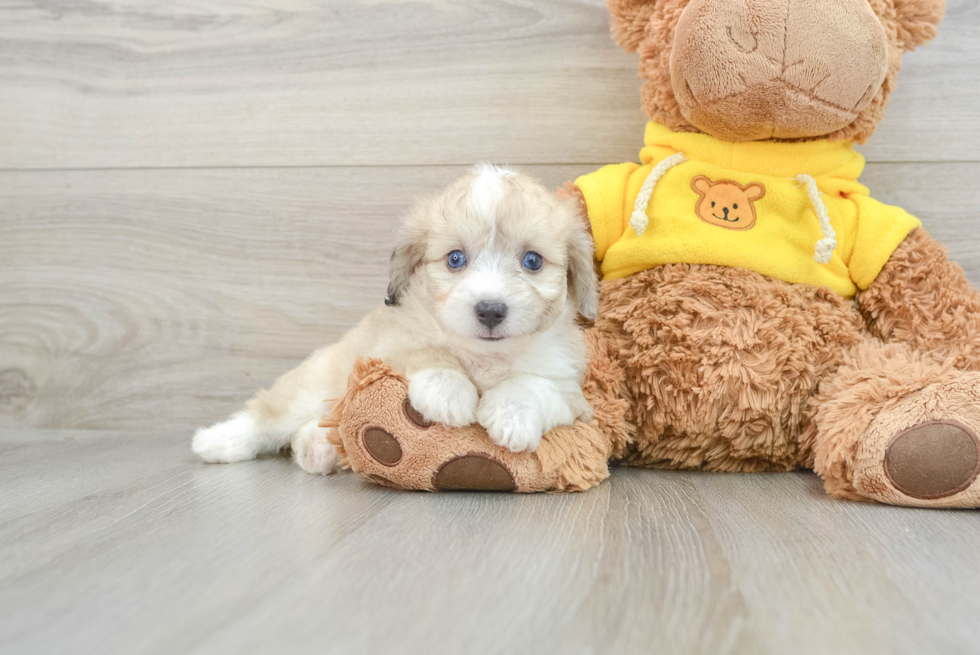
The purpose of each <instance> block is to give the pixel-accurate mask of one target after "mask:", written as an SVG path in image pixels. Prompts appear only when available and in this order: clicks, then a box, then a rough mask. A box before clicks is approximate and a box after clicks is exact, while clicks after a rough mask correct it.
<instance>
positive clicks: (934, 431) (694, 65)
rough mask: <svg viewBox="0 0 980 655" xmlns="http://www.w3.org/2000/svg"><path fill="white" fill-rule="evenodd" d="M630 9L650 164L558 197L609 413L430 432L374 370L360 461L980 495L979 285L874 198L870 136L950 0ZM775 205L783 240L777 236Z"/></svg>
mask: <svg viewBox="0 0 980 655" xmlns="http://www.w3.org/2000/svg"><path fill="white" fill-rule="evenodd" d="M608 7H609V11H610V14H611V16H612V28H613V33H614V35H615V36H616V38H617V40H618V41H619V43H620V45H622V46H623V47H624V48H625V49H627V50H629V51H633V50H635V51H637V52H638V53H639V57H640V71H641V76H642V77H643V78H644V80H645V82H644V87H643V105H644V109H645V110H646V111H647V113H648V114H649V115H650V117H651V119H652V120H653V122H654V124H652V125H651V126H650V127H649V128H648V133H647V147H646V148H644V150H643V152H642V153H641V157H640V158H641V162H642V163H639V164H636V163H630V164H618V165H614V166H610V167H606V168H603V169H602V170H601V171H599V172H597V173H593V174H591V175H587V176H584V177H582V178H580V179H579V180H578V183H577V184H576V185H571V184H566V185H565V187H563V189H562V190H561V192H560V193H561V195H562V196H564V197H566V198H572V199H574V200H575V201H576V202H578V204H579V207H580V209H581V211H582V213H583V220H587V221H589V222H590V226H591V230H592V233H593V236H594V240H595V243H596V250H597V255H598V259H597V266H599V265H600V262H601V267H602V268H601V270H602V273H603V274H604V277H605V279H604V280H603V282H602V285H601V297H600V308H599V314H598V318H597V319H596V320H595V321H594V323H593V324H590V325H585V324H584V323H583V325H584V326H585V329H586V332H585V338H586V340H587V342H588V346H589V353H590V358H591V359H590V366H589V370H588V373H587V377H586V380H585V384H584V390H585V394H586V397H587V398H588V399H589V401H590V402H591V403H592V405H593V407H594V409H595V418H594V419H593V420H592V421H591V422H590V423H588V424H584V423H577V424H576V425H574V426H571V427H567V428H560V429H556V430H553V431H552V432H550V433H549V434H548V435H546V436H545V439H544V441H543V442H542V445H541V447H540V448H539V449H538V451H537V452H536V453H517V454H515V453H509V452H507V451H503V449H500V448H498V447H496V446H494V445H493V444H492V443H491V442H490V441H489V439H488V438H487V437H486V435H485V434H484V433H483V431H482V429H480V428H479V427H475V426H471V427H468V428H462V429H459V430H449V429H446V428H444V427H442V426H419V425H418V419H417V418H416V419H414V420H413V419H412V417H411V412H410V409H409V408H408V407H407V404H406V396H407V394H406V387H405V381H404V379H403V378H402V377H401V376H399V375H398V374H397V373H395V372H393V371H391V370H390V369H388V368H387V367H385V366H384V365H383V364H381V363H380V362H366V363H361V364H359V365H358V367H357V368H356V369H355V372H354V374H353V375H352V377H351V387H350V392H349V393H348V395H347V397H346V398H344V399H342V400H341V401H340V402H338V403H336V404H335V406H334V411H333V415H332V417H331V419H330V420H329V421H327V423H326V424H327V425H329V426H331V428H332V430H333V431H332V437H331V438H332V439H333V442H334V443H336V444H338V445H339V446H340V447H341V448H342V451H343V452H344V453H345V454H346V457H347V458H348V461H349V464H350V466H351V467H352V468H354V470H356V471H358V472H360V473H361V474H362V475H366V476H368V477H370V479H373V480H375V481H376V482H378V483H380V484H386V485H388V486H395V487H400V488H409V489H430V490H431V489H434V488H436V487H440V486H441V487H442V488H461V486H462V488H467V485H470V487H472V486H474V485H475V486H477V487H479V488H487V489H498V490H516V491H576V490H584V489H588V488H590V487H592V486H594V485H596V484H598V483H599V482H600V481H601V480H602V479H604V478H605V477H606V475H608V468H607V459H608V461H609V462H612V463H620V464H624V465H630V466H642V467H656V468H666V469H686V470H702V471H728V472H736V471H789V470H793V469H797V468H801V467H805V468H811V469H813V470H814V471H816V472H817V473H818V474H819V475H820V476H821V477H822V478H823V480H824V484H825V488H826V490H827V492H828V493H829V494H831V495H832V496H834V497H836V498H840V499H846V500H856V501H868V502H881V503H889V504H894V505H905V506H913V507H960V508H978V507H980V437H978V436H977V435H980V293H978V291H977V290H976V289H974V288H973V287H972V286H971V285H970V284H969V282H968V281H967V279H966V277H965V275H964V273H963V270H962V269H961V268H960V267H959V266H957V265H956V264H955V263H952V262H950V261H949V260H948V259H947V256H946V251H945V250H944V249H943V248H942V246H941V245H939V244H938V243H936V242H935V241H934V240H933V239H932V238H931V237H930V236H929V235H928V234H927V233H926V232H925V230H923V229H922V228H921V227H920V226H919V222H918V221H917V220H916V219H914V218H912V217H911V216H909V215H908V214H906V213H905V212H904V211H902V210H900V209H898V208H890V207H886V206H884V205H881V204H879V203H877V202H876V201H874V200H872V199H871V197H870V195H869V193H868V190H867V189H865V188H864V187H863V186H861V185H860V184H859V183H858V182H857V179H858V177H859V175H860V173H861V168H862V166H863V160H862V159H861V158H860V156H859V155H857V154H855V153H854V152H853V150H852V147H851V143H850V142H851V141H852V140H857V141H864V140H865V139H867V138H868V137H869V136H870V135H871V133H872V132H873V131H874V128H875V127H876V126H877V124H878V122H879V121H880V119H881V116H882V114H883V111H884V107H885V103H886V102H887V99H888V96H889V95H890V93H891V90H892V89H893V88H894V84H895V80H896V74H897V72H898V69H899V67H900V65H901V57H902V54H903V52H905V51H906V50H908V49H911V48H913V47H915V46H917V45H920V44H922V43H924V42H926V41H928V40H929V39H931V38H932V37H934V36H935V33H936V25H937V24H938V23H939V21H940V19H941V18H942V15H943V12H944V8H945V3H944V2H943V0H835V1H834V2H831V1H830V0H744V1H743V0H740V1H738V2H735V1H734V0H608ZM780 33H782V35H783V42H782V43H780V39H779V38H778V36H779V34H780ZM675 91H676V93H675ZM699 128H700V129H699ZM697 132H703V133H697ZM678 153H683V154H684V157H680V156H679V155H678ZM668 158H673V159H672V160H671V161H670V162H669V163H670V166H666V165H663V166H661V167H659V168H658V167H657V164H658V163H662V162H666V161H667V160H668ZM653 171H656V173H657V174H656V175H653V176H651V175H650V174H651V172H653ZM648 178H650V179H652V180H653V181H652V182H651V183H650V184H647V191H648V192H649V193H648V195H645V196H644V197H643V199H642V201H641V202H640V203H637V202H636V198H637V197H638V196H639V195H640V190H641V189H642V188H643V187H644V183H645V182H646V181H647V179H648ZM791 178H792V179H791ZM797 184H800V185H802V186H801V188H797V187H796V185H797ZM804 187H805V188H804ZM647 198H648V201H647ZM711 203H714V205H712V204H711ZM745 203H749V205H751V207H750V208H751V211H749V209H748V208H746V207H747V206H746V204H745ZM637 204H642V205H644V206H643V207H640V208H639V212H640V214H639V218H640V219H641V220H639V221H637V220H636V219H637V216H636V210H637V207H636V206H635V205H637ZM736 204H738V205H739V207H738V208H736V207H735V205H736ZM719 207H721V208H726V207H727V208H728V212H727V213H726V212H724V209H723V210H722V213H721V214H717V209H718V208H719ZM644 212H645V213H644ZM818 216H819V217H822V220H817V217H818ZM735 218H738V219H739V220H738V221H734V220H733V219H735ZM726 219H727V220H726ZM770 222H773V224H776V225H781V226H782V228H783V230H784V231H783V232H782V233H781V234H780V238H779V239H776V240H772V239H769V240H766V238H760V237H764V236H765V234H766V232H765V230H764V229H763V228H764V226H766V225H768V224H769V223H770ZM730 223H741V225H739V226H738V227H739V228H743V229H731V228H728V229H726V228H727V226H728V224H730ZM821 223H822V225H821ZM745 225H750V227H749V228H747V229H746V228H744V226H745ZM638 228H639V229H638ZM828 228H829V229H828ZM770 236H771V235H770ZM818 243H820V244H822V245H821V246H818V245H816V244H818ZM677 244H683V246H684V247H683V248H679V247H678V245H677ZM828 244H830V245H833V246H834V248H833V250H832V251H831V252H830V253H829V254H830V258H829V262H828V264H820V263H818V261H817V260H819V259H821V257H822V256H823V255H826V254H828V253H827V252H826V250H827V248H826V247H827V246H828ZM814 257H816V260H815V259H814ZM783 258H786V261H789V262H791V264H790V265H789V267H788V268H787V266H786V265H779V266H777V265H774V262H780V261H783ZM780 266H782V268H780ZM794 266H799V267H802V268H801V269H800V270H802V271H803V272H792V271H791V270H790V269H793V267H794ZM804 269H805V270H804ZM788 270H789V271H790V272H787V271H788ZM855 292H857V293H856V295H855ZM852 295H853V296H854V297H853V298H850V296H852ZM389 437H391V438H390V439H389ZM450 467H451V468H450Z"/></svg>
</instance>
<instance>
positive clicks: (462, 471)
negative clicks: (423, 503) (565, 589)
mask: <svg viewBox="0 0 980 655" xmlns="http://www.w3.org/2000/svg"><path fill="white" fill-rule="evenodd" d="M321 425H322V426H323V427H326V428H328V430H329V439H330V441H331V443H333V444H334V445H335V446H336V447H337V449H338V451H339V452H340V453H341V455H342V457H343V463H344V464H345V465H346V466H347V467H349V468H351V469H353V470H354V471H355V472H356V473H358V474H359V475H361V476H362V477H364V478H367V479H369V480H372V481H374V482H376V483H377V484H380V485H382V486H386V487H392V488H397V489H410V490H424V491H455V490H459V491H511V492H519V493H531V492H542V491H584V490H586V489H589V488H591V487H594V486H595V485H597V484H599V482H601V481H602V480H604V479H605V478H606V477H608V475H609V468H608V463H607V459H608V456H609V450H610V445H609V440H608V438H606V437H605V435H604V434H603V433H602V432H601V430H600V429H599V428H598V424H597V423H596V422H595V421H593V422H591V423H588V424H587V423H581V422H578V423H576V424H575V425H573V426H567V427H560V428H555V429H554V430H552V431H551V432H549V433H548V434H547V435H545V438H544V439H543V440H542V442H541V445H540V446H539V447H538V449H537V450H536V451H535V452H528V451H524V452H518V453H514V452H511V451H509V450H507V449H506V448H503V447H501V446H498V445H496V444H495V443H493V442H492V441H491V440H490V437H489V436H488V435H487V433H486V431H485V430H484V429H483V428H481V427H480V426H478V425H470V426H467V427H463V428H448V427H446V426H443V425H440V424H432V423H428V422H427V421H425V419H424V418H423V417H422V415H421V414H420V413H419V412H418V411H416V410H415V409H414V408H413V407H412V406H411V403H410V402H409V400H408V383H407V381H406V380H405V378H404V376H402V375H400V374H399V373H397V372H396V371H394V370H393V369H391V368H390V367H388V366H386V365H385V364H384V363H382V362H380V361H378V360H369V361H359V362H357V364H356V365H355V367H354V371H353V373H352V374H351V378H350V382H349V387H348V393H347V395H346V396H345V397H344V398H342V399H340V400H338V401H337V402H336V403H335V404H334V406H333V408H332V411H331V414H330V416H329V417H327V418H326V419H325V420H324V421H323V422H322V423H321Z"/></svg>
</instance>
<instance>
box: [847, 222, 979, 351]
mask: <svg viewBox="0 0 980 655" xmlns="http://www.w3.org/2000/svg"><path fill="white" fill-rule="evenodd" d="M858 305H859V307H860V309H861V312H862V314H863V316H864V318H865V320H866V322H867V325H868V328H869V330H870V331H871V333H872V334H874V335H875V336H877V337H878V338H880V339H881V340H882V341H885V342H886V343H888V342H900V343H907V344H910V345H911V346H912V347H913V348H914V349H916V350H919V351H922V352H925V353H930V354H933V355H935V356H937V357H940V358H943V359H945V358H947V357H954V358H955V366H956V367H957V368H960V369H968V370H980V292H978V291H977V289H976V288H974V287H973V285H971V284H970V282H969V280H967V278H966V274H965V273H964V272H963V269H962V268H961V267H960V266H959V265H958V264H956V263H955V262H952V261H950V260H949V258H948V257H947V253H946V249H945V248H944V247H943V246H942V245H941V244H940V243H939V242H937V241H936V240H935V239H933V238H932V237H931V236H929V234H928V233H927V232H926V231H925V230H924V229H922V228H918V229H916V230H914V231H913V232H912V233H911V234H909V236H908V237H906V239H905V240H904V241H903V242H902V243H901V245H900V246H899V247H898V249H897V250H896V251H895V252H894V253H893V254H892V256H891V258H890V259H889V261H888V263H887V264H885V266H884V268H883V269H882V271H881V273H880V274H879V275H878V277H877V278H876V279H875V281H874V282H872V284H871V285H870V286H869V287H868V289H867V290H865V291H863V292H861V293H860V294H859V295H858Z"/></svg>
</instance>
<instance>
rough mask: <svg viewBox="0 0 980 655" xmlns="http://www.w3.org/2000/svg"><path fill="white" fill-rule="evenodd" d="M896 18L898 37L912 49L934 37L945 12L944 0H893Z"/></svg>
mask: <svg viewBox="0 0 980 655" xmlns="http://www.w3.org/2000/svg"><path fill="white" fill-rule="evenodd" d="M894 2H895V15H896V17H897V19H898V38H899V39H900V40H901V42H902V45H904V46H905V49H906V50H912V49H914V48H916V47H917V46H920V45H922V44H923V43H928V42H929V41H932V40H933V39H934V38H936V31H937V28H938V27H939V23H940V22H942V20H943V16H944V15H945V14H946V0H894Z"/></svg>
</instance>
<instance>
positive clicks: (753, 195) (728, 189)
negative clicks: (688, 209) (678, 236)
mask: <svg viewBox="0 0 980 655" xmlns="http://www.w3.org/2000/svg"><path fill="white" fill-rule="evenodd" d="M691 188H692V189H694V191H695V192H696V193H697V194H698V195H699V196H700V198H698V203H697V205H696V207H695V210H696V211H697V214H698V218H700V219H701V220H702V221H704V222H705V223H708V224H709V225H717V226H718V227H723V228H726V229H728V230H751V229H752V228H753V227H754V226H755V220H756V211H755V202H756V201H757V200H761V199H762V198H764V197H765V195H766V187H765V186H764V185H762V184H759V183H758V182H755V183H753V184H750V185H748V186H742V185H741V184H739V183H738V182H732V181H731V180H722V181H721V182H712V181H711V180H710V179H709V178H707V177H705V176H704V175H698V176H697V177H696V178H694V179H693V180H691Z"/></svg>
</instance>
